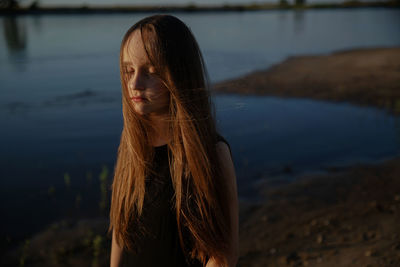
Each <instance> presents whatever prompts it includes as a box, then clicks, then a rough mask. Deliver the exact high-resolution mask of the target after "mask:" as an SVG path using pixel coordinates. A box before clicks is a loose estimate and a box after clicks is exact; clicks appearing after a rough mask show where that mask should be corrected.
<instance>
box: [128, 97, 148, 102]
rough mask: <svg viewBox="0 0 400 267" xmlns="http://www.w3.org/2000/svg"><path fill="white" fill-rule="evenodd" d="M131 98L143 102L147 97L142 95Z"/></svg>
mask: <svg viewBox="0 0 400 267" xmlns="http://www.w3.org/2000/svg"><path fill="white" fill-rule="evenodd" d="M131 99H132V101H133V102H143V101H144V100H145V98H144V97H141V96H133V97H131Z"/></svg>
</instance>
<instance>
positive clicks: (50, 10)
mask: <svg viewBox="0 0 400 267" xmlns="http://www.w3.org/2000/svg"><path fill="white" fill-rule="evenodd" d="M20 2H21V1H16V0H0V15H7V14H11V15H13V14H65V13H66V14H68V13H78V14H79V13H83V14H87V13H130V12H209V11H212V12H214V11H257V10H274V9H297V8H301V9H307V8H357V7H388V8H399V7H400V0H390V1H385V2H382V1H377V2H360V1H357V0H351V1H345V2H342V3H315V4H307V3H306V0H294V1H293V3H289V2H288V1H287V0H278V1H277V3H258V4H255V3H252V4H234V5H230V4H223V5H218V6H216V5H213V6H211V5H210V6H207V5H195V4H193V3H190V4H187V5H132V6H104V7H91V6H87V5H82V6H76V7H63V6H60V7H46V6H41V5H40V3H39V1H33V2H32V3H31V4H30V5H28V6H21V5H20Z"/></svg>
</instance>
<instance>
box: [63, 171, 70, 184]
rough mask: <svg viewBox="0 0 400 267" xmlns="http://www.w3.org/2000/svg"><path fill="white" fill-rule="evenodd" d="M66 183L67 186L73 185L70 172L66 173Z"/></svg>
mask: <svg viewBox="0 0 400 267" xmlns="http://www.w3.org/2000/svg"><path fill="white" fill-rule="evenodd" d="M64 183H65V186H66V187H67V188H69V187H70V186H71V176H70V175H69V173H68V172H66V173H64Z"/></svg>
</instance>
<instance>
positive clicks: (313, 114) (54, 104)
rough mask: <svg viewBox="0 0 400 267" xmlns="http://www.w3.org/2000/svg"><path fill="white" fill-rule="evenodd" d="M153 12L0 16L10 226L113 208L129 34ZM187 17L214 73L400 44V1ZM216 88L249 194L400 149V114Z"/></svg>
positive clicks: (4, 179) (243, 189)
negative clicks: (268, 183) (107, 202)
mask: <svg viewBox="0 0 400 267" xmlns="http://www.w3.org/2000/svg"><path fill="white" fill-rule="evenodd" d="M146 15H148V14H124V15H121V14H113V15H80V16H77V15H62V16H22V17H0V23H1V25H2V28H0V36H1V37H0V92H1V98H0V124H1V131H0V149H1V153H0V157H1V158H0V167H1V177H0V185H1V187H0V190H1V192H0V195H1V196H0V201H1V203H2V206H1V211H0V212H1V214H4V218H3V220H2V222H1V224H0V225H1V229H3V230H1V231H2V235H1V236H5V235H12V234H11V233H13V234H15V233H14V231H13V230H12V229H14V228H17V227H18V228H20V225H19V224H24V225H25V224H26V229H27V230H26V232H29V231H31V230H32V229H40V228H41V227H43V225H44V223H48V222H51V221H52V220H55V219H60V218H64V217H79V216H97V215H99V214H106V211H105V210H104V209H103V210H102V209H99V208H98V202H99V201H101V198H104V197H107V196H104V195H102V193H101V191H100V182H99V178H98V177H99V174H100V173H101V171H102V168H103V167H104V166H106V167H107V169H108V171H109V173H110V172H112V168H113V164H114V160H115V154H116V150H117V146H118V142H119V135H120V131H121V127H122V118H121V107H120V84H119V71H118V50H119V43H120V40H121V38H122V36H123V34H124V32H125V31H126V30H127V28H129V27H130V25H132V24H133V23H134V22H136V21H137V20H139V19H140V18H142V17H144V16H146ZM177 16H178V17H180V18H181V19H182V20H183V21H185V22H186V23H187V24H188V25H189V26H190V27H191V29H192V31H193V33H194V34H195V36H196V37H197V39H198V42H199V44H200V47H201V49H202V51H203V54H204V57H205V60H206V63H207V66H208V71H209V74H210V78H211V81H212V82H217V81H221V80H224V79H229V78H233V77H237V76H240V75H243V74H246V73H249V72H251V71H253V70H257V69H265V68H267V67H270V66H271V65H273V64H276V63H278V62H280V61H282V60H284V59H285V58H287V57H289V56H293V55H303V54H320V53H330V52H333V51H337V50H343V49H353V48H361V47H363V48H364V47H382V46H398V45H400V34H399V33H400V32H399V29H400V10H390V9H353V10H350V9H349V10H344V9H342V10H341V9H336V10H307V11H263V12H241V13H235V12H231V13H199V14H177ZM214 99H215V103H216V110H217V117H218V123H219V128H220V132H221V133H222V134H223V135H224V136H225V137H226V138H227V140H228V141H229V142H230V143H231V146H232V150H233V156H234V160H235V166H236V169H237V178H238V185H239V188H238V189H239V195H240V198H241V199H249V197H250V196H252V195H254V191H255V188H256V187H257V185H258V183H260V182H263V181H264V180H268V179H281V180H285V181H290V180H292V179H295V177H296V176H297V175H298V174H301V173H310V172H321V171H324V170H326V169H327V168H328V167H331V166H342V165H349V164H354V163H357V162H361V163H363V162H377V161H380V160H384V159H386V158H390V157H393V156H396V155H399V152H400V120H399V118H398V117H394V116H391V115H388V114H387V113H385V112H384V111H381V110H377V109H374V108H361V107H355V106H352V105H349V104H345V103H344V104H337V103H328V102H322V101H312V100H306V99H282V98H276V97H251V96H246V97H244V96H239V95H217V96H215V98H214ZM288 169H289V170H290V172H288V171H287V170H288ZM103 171H104V170H103ZM110 181H111V176H110V175H109V176H108V183H110ZM108 197H109V196H108ZM93 207H95V208H93ZM11 226H12V227H11ZM4 229H8V230H4ZM20 234H21V235H22V234H24V233H20ZM2 242H3V241H2Z"/></svg>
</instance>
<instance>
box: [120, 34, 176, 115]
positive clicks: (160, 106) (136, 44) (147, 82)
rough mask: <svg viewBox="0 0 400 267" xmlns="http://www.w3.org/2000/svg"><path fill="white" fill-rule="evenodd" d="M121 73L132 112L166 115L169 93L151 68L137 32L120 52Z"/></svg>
mask: <svg viewBox="0 0 400 267" xmlns="http://www.w3.org/2000/svg"><path fill="white" fill-rule="evenodd" d="M122 68H123V69H122V72H123V75H125V81H126V83H127V88H128V94H129V98H130V100H131V103H132V105H133V108H134V110H135V111H136V112H137V113H138V114H140V115H164V114H166V113H168V106H169V97H170V96H169V91H168V89H167V88H166V87H165V85H164V83H163V82H162V80H161V79H160V77H159V76H158V75H157V73H156V69H155V68H154V66H152V64H151V62H150V60H149V58H148V56H147V53H146V50H145V49H144V46H143V42H142V38H141V35H140V32H139V31H138V30H136V31H134V32H133V33H132V35H131V37H130V38H129V40H128V41H127V43H126V45H125V47H124V48H123V52H122Z"/></svg>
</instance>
